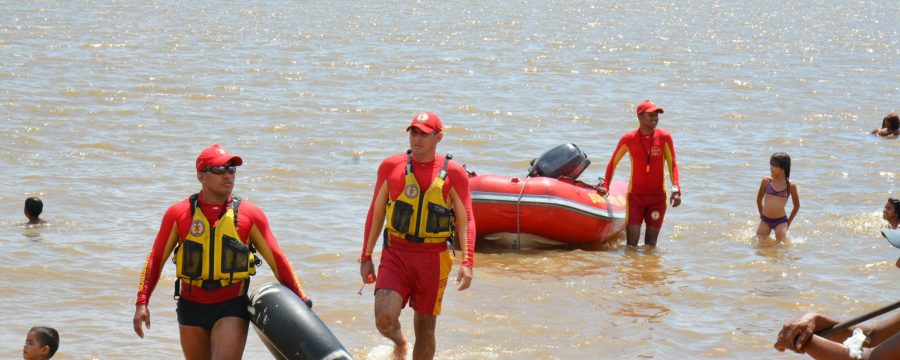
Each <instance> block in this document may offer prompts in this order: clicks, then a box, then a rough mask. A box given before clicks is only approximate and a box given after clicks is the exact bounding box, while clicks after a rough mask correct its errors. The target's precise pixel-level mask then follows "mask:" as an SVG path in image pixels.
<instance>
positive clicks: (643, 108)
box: [637, 100, 665, 115]
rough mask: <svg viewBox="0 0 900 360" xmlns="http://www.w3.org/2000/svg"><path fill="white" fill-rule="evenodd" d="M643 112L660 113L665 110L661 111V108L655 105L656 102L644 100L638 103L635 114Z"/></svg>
mask: <svg viewBox="0 0 900 360" xmlns="http://www.w3.org/2000/svg"><path fill="white" fill-rule="evenodd" d="M645 112H657V113H660V114H662V113H664V112H665V111H663V108H661V107H659V106H656V104H654V103H653V102H652V101H650V100H644V102H642V103H640V105H638V107H637V114H638V115H640V114H642V113H645Z"/></svg>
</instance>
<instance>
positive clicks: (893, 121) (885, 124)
mask: <svg viewBox="0 0 900 360" xmlns="http://www.w3.org/2000/svg"><path fill="white" fill-rule="evenodd" d="M881 127H882V128H888V129H890V130H891V132H894V131H897V130H900V116H897V114H889V115H888V116H885V117H884V120H881Z"/></svg>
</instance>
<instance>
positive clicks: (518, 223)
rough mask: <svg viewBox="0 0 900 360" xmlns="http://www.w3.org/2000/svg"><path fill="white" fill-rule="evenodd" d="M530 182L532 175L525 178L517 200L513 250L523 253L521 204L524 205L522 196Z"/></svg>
mask: <svg viewBox="0 0 900 360" xmlns="http://www.w3.org/2000/svg"><path fill="white" fill-rule="evenodd" d="M528 180H531V175H528V176H526V177H525V182H524V183H522V190H521V191H519V198H518V199H516V242H515V244H513V248H515V249H516V251H522V240H521V237H520V235H519V234H521V233H522V232H521V220H520V219H519V217H520V216H519V204H521V203H522V194H524V193H525V187H526V186H528Z"/></svg>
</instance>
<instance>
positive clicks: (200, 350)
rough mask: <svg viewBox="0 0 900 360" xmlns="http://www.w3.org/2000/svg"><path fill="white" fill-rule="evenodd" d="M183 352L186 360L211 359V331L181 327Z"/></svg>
mask: <svg viewBox="0 0 900 360" xmlns="http://www.w3.org/2000/svg"><path fill="white" fill-rule="evenodd" d="M178 334H179V335H180V337H181V352H183V353H184V358H185V360H207V359H209V358H210V352H209V348H210V344H209V331H206V329H204V328H202V327H200V326H188V325H179V326H178Z"/></svg>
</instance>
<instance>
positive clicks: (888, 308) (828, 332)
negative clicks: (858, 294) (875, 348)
mask: <svg viewBox="0 0 900 360" xmlns="http://www.w3.org/2000/svg"><path fill="white" fill-rule="evenodd" d="M896 308H900V301H898V302H895V303H893V304H890V305H888V306H885V307H883V308H881V309H878V310H875V311H873V312H870V313H868V314H865V315H862V316H859V317H855V318H853V319H850V320H847V321H844V322H842V323H840V324H837V325H835V326H832V327H830V328H828V329H824V330H819V331H818V332H816V335H819V336H821V337H826V336H828V335H831V334H834V333H836V332H838V331H841V330H844V329H846V328H848V327H851V326H853V325H856V324H859V323H861V322H863V321H866V320H869V319H871V318H874V317H877V316H881V315H883V314H885V313H888V312H891V311H893V310H894V309H896Z"/></svg>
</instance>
